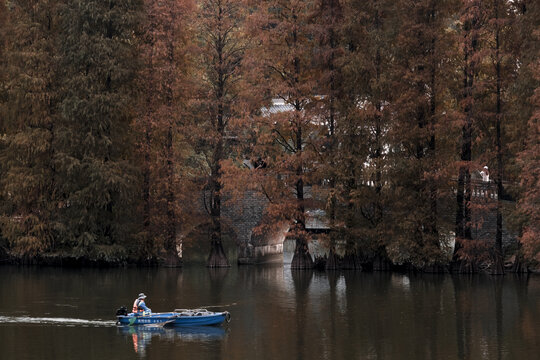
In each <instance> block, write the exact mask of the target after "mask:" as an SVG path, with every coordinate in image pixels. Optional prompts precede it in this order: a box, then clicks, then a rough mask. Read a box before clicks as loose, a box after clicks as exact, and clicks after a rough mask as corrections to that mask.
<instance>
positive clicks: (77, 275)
mask: <svg viewBox="0 0 540 360" xmlns="http://www.w3.org/2000/svg"><path fill="white" fill-rule="evenodd" d="M139 292H145V293H146V294H147V295H148V299H147V304H148V305H149V306H150V307H151V308H152V310H153V311H169V310H172V309H175V308H194V307H207V308H208V309H211V310H216V311H217V310H227V311H229V312H230V313H231V314H232V320H231V322H230V324H228V325H224V326H222V327H202V328H186V329H184V328H178V329H150V330H148V329H144V330H143V329H137V328H129V327H128V328H119V327H117V326H116V325H115V323H114V314H115V311H116V309H117V308H118V307H120V306H121V305H125V306H128V307H131V304H132V303H133V300H134V298H135V296H136V295H137V294H138V293H139ZM0 298H1V300H0V359H2V360H7V359H44V360H48V359H137V358H145V359H233V360H234V359H278V358H279V359H520V360H523V359H539V358H540V278H539V277H530V278H527V277H514V276H505V277H504V278H503V277H489V276H482V275H478V276H475V277H455V276H454V277H453V276H450V275H403V274H388V273H353V272H342V273H317V272H315V273H313V272H308V271H303V272H296V271H291V269H290V268H289V267H282V266H265V267H240V268H236V267H232V268H230V269H227V270H223V271H210V270H209V269H206V268H204V267H195V266H194V267H185V268H183V269H59V268H32V267H30V268H29V267H11V266H3V267H0Z"/></svg>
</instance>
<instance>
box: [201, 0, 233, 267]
mask: <svg viewBox="0 0 540 360" xmlns="http://www.w3.org/2000/svg"><path fill="white" fill-rule="evenodd" d="M218 6H219V16H220V18H219V20H221V15H222V9H221V3H218ZM216 43H217V45H216V51H217V55H218V74H217V75H218V81H217V90H216V98H217V101H218V104H217V118H216V122H215V127H216V130H217V133H218V135H217V136H218V137H219V138H218V142H217V144H216V148H215V149H214V154H213V156H212V165H211V175H210V177H211V178H210V192H211V194H210V197H211V199H212V204H211V208H210V217H211V219H212V220H211V221H212V233H211V238H210V255H209V256H208V261H207V263H206V266H208V267H228V266H230V265H229V261H228V260H227V255H226V254H225V251H224V250H223V242H222V233H221V182H220V180H221V160H223V158H224V148H223V147H224V144H223V138H224V136H225V123H224V121H225V118H224V115H225V112H224V108H223V102H224V95H225V74H224V73H223V67H222V64H223V51H224V44H223V43H222V37H221V34H219V35H218V40H217V42H216Z"/></svg>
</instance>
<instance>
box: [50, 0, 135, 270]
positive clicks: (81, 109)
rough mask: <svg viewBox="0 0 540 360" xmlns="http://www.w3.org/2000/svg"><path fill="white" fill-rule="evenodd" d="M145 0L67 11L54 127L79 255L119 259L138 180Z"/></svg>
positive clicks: (68, 239)
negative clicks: (135, 131)
mask: <svg viewBox="0 0 540 360" xmlns="http://www.w3.org/2000/svg"><path fill="white" fill-rule="evenodd" d="M140 10H141V1H139V0H126V1H96V0H90V1H79V0H76V1H67V2H65V3H63V6H62V8H61V13H60V16H61V32H60V44H61V47H60V49H59V54H60V64H61V70H62V72H61V74H60V77H61V99H62V100H61V102H60V103H59V115H60V119H59V122H58V126H56V127H55V139H54V145H55V149H56V152H55V156H54V160H55V166H56V168H57V171H58V177H59V182H58V184H59V185H58V196H59V201H60V203H59V210H58V215H59V221H60V222H61V224H62V232H61V234H60V240H61V241H62V243H63V245H64V246H66V247H67V248H68V249H73V251H71V253H72V254H73V255H74V256H75V257H78V258H87V259H103V260H106V261H116V260H120V259H122V258H123V257H124V256H125V253H124V246H123V245H125V244H126V243H125V242H126V241H127V240H128V238H129V234H130V227H129V221H130V215H131V213H130V212H131V209H132V208H133V206H132V204H131V203H130V199H131V198H133V194H134V189H135V188H134V186H135V183H136V178H135V176H134V171H133V166H132V164H131V163H130V157H129V154H130V151H131V145H132V140H131V139H130V136H129V131H128V125H129V122H130V121H131V116H132V114H131V111H130V106H131V105H132V93H133V87H134V85H135V84H134V70H135V66H136V64H137V61H136V59H137V56H136V53H135V38H134V34H135V31H136V29H137V24H138V22H139V15H140Z"/></svg>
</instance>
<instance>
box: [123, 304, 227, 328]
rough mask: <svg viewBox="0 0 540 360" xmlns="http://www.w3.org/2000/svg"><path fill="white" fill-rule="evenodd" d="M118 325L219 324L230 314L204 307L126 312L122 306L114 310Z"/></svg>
mask: <svg viewBox="0 0 540 360" xmlns="http://www.w3.org/2000/svg"><path fill="white" fill-rule="evenodd" d="M116 319H117V324H119V325H147V326H203V325H220V324H222V323H223V322H225V321H227V322H229V321H230V319H231V315H230V314H229V312H228V311H222V312H213V311H208V310H206V309H175V310H174V311H173V312H165V313H152V312H142V313H141V312H138V313H129V314H128V313H127V309H126V308H125V307H122V308H120V309H118V311H117V312H116Z"/></svg>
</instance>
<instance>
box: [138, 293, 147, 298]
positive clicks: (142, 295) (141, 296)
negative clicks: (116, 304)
mask: <svg viewBox="0 0 540 360" xmlns="http://www.w3.org/2000/svg"><path fill="white" fill-rule="evenodd" d="M138 299H146V295H144V293H140V294H139V297H138Z"/></svg>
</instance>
